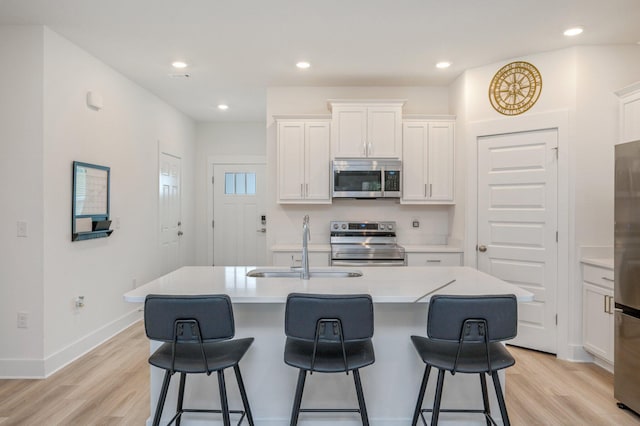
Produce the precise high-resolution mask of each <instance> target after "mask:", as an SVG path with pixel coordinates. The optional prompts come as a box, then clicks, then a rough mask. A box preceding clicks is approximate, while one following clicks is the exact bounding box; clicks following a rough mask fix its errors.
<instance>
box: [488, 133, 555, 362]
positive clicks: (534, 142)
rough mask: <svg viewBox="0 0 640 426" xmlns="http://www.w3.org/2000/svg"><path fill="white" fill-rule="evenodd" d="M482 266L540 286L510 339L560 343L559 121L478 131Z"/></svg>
mask: <svg viewBox="0 0 640 426" xmlns="http://www.w3.org/2000/svg"><path fill="white" fill-rule="evenodd" d="M477 141H478V180H477V182H478V240H477V243H478V251H477V255H478V259H477V261H478V263H477V264H478V269H480V270H481V271H484V272H487V273H489V274H491V275H494V276H496V277H498V278H501V279H503V280H505V281H508V282H510V283H512V284H515V285H518V286H520V287H522V288H524V289H525V290H528V291H530V292H532V293H533V294H534V301H533V302H531V303H521V304H519V306H518V308H519V311H518V318H519V326H518V337H517V338H516V339H515V340H513V341H511V342H510V343H513V344H515V345H518V346H524V347H528V348H532V349H537V350H541V351H545V352H551V353H556V351H557V336H556V335H557V331H556V325H557V323H556V322H557V316H556V314H557V307H556V306H557V301H556V299H557V291H556V288H557V280H558V279H557V277H558V265H557V256H558V255H557V250H558V249H557V229H558V228H557V202H558V200H557V148H558V131H557V129H544V130H536V131H527V132H519V133H508V134H499V135H492V136H482V137H479V138H478V140H477Z"/></svg>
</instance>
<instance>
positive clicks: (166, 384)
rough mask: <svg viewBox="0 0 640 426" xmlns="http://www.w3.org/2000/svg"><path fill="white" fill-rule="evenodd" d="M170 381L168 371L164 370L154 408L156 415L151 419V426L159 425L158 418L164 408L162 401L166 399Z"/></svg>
mask: <svg viewBox="0 0 640 426" xmlns="http://www.w3.org/2000/svg"><path fill="white" fill-rule="evenodd" d="M170 381H171V373H170V372H169V370H165V372H164V380H163V381H162V389H161V390H160V398H158V405H157V406H156V414H155V416H154V417H153V426H158V425H159V424H160V417H162V409H163V408H164V401H165V400H166V399H167V389H169V382H170Z"/></svg>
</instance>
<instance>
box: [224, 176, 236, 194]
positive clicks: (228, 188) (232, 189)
mask: <svg viewBox="0 0 640 426" xmlns="http://www.w3.org/2000/svg"><path fill="white" fill-rule="evenodd" d="M224 193H225V194H235V193H236V185H235V173H225V174H224Z"/></svg>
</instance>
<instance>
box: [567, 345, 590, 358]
mask: <svg viewBox="0 0 640 426" xmlns="http://www.w3.org/2000/svg"><path fill="white" fill-rule="evenodd" d="M566 360H567V361H572V362H593V356H592V355H591V354H590V353H589V352H587V351H585V350H584V347H582V345H569V357H568V358H566Z"/></svg>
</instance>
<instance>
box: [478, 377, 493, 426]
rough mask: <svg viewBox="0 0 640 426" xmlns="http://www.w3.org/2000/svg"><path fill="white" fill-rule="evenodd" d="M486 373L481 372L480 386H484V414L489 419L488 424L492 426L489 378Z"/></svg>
mask: <svg viewBox="0 0 640 426" xmlns="http://www.w3.org/2000/svg"><path fill="white" fill-rule="evenodd" d="M484 375H485V373H480V387H482V403H483V404H484V416H485V420H486V421H487V426H491V424H492V423H491V420H490V419H489V416H491V406H490V405H489V394H488V393H487V378H486V377H485V376H484Z"/></svg>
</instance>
